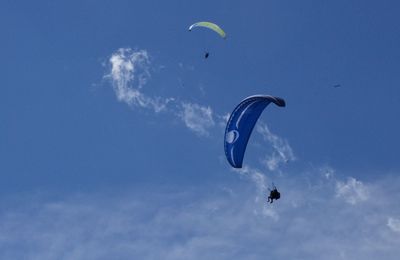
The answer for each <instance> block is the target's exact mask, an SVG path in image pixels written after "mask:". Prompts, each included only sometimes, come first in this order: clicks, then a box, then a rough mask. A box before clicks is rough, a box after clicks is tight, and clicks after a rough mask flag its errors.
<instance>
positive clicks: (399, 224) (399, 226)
mask: <svg viewBox="0 0 400 260" xmlns="http://www.w3.org/2000/svg"><path fill="white" fill-rule="evenodd" d="M387 226H388V227H389V228H390V229H391V230H393V231H394V232H399V233H400V219H398V218H392V217H389V218H388V222H387Z"/></svg>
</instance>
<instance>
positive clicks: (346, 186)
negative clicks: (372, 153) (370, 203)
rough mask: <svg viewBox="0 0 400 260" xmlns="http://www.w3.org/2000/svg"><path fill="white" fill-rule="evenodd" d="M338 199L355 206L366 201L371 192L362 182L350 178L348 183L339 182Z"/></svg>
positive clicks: (337, 187)
mask: <svg viewBox="0 0 400 260" xmlns="http://www.w3.org/2000/svg"><path fill="white" fill-rule="evenodd" d="M336 197H339V198H343V199H344V200H345V201H346V202H347V203H349V204H352V205H355V204H357V203H359V202H363V201H366V200H367V199H368V197H369V192H368V189H367V187H366V186H365V185H364V184H363V183H362V182H361V181H358V180H356V179H355V178H352V177H349V178H348V179H347V182H341V181H338V182H337V183H336Z"/></svg>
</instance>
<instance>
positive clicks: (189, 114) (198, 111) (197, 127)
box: [180, 102, 215, 136]
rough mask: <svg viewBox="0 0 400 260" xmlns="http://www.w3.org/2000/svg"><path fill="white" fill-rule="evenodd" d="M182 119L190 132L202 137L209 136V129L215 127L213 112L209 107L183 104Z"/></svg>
mask: <svg viewBox="0 0 400 260" xmlns="http://www.w3.org/2000/svg"><path fill="white" fill-rule="evenodd" d="M180 117H181V118H182V120H183V122H184V123H185V125H186V126H187V127H188V128H189V129H190V130H192V131H194V132H195V133H196V134H198V135H202V136H208V135H209V129H210V128H211V127H213V126H214V125H215V122H214V119H213V111H212V109H211V107H209V106H200V105H199V104H195V103H187V102H182V111H181V113H180Z"/></svg>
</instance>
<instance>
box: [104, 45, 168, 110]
mask: <svg viewBox="0 0 400 260" xmlns="http://www.w3.org/2000/svg"><path fill="white" fill-rule="evenodd" d="M109 63H110V65H111V70H110V73H109V74H107V75H106V76H105V78H108V79H110V80H111V82H112V86H113V88H114V91H115V94H116V96H117V99H118V100H119V101H121V102H125V103H126V104H128V105H130V106H137V107H142V108H151V109H153V110H154V111H155V112H161V111H163V110H165V109H166V107H167V104H168V103H169V102H171V101H173V100H174V99H173V98H161V97H149V96H147V95H145V94H144V93H143V92H142V88H143V86H144V85H145V84H146V83H147V81H148V80H149V79H150V77H151V75H150V58H149V55H148V53H147V51H145V50H139V51H134V50H132V49H130V48H120V49H118V50H117V51H116V52H115V53H113V54H112V55H111V57H110V59H109Z"/></svg>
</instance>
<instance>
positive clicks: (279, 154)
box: [256, 122, 296, 171]
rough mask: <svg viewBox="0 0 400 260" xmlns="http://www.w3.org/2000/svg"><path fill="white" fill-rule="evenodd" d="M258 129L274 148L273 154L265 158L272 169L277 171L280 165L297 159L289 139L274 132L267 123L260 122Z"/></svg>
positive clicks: (264, 161) (265, 162) (266, 163)
mask: <svg viewBox="0 0 400 260" xmlns="http://www.w3.org/2000/svg"><path fill="white" fill-rule="evenodd" d="M256 130H257V132H258V133H259V134H261V135H262V136H263V138H264V140H266V141H268V142H269V143H270V144H271V146H272V148H273V151H272V154H269V155H267V156H266V157H265V159H264V160H263V163H264V164H265V165H266V166H267V168H268V169H269V170H270V171H275V170H277V169H278V168H279V167H280V165H282V164H284V163H287V162H289V161H294V160H295V159H296V157H295V156H294V153H293V150H292V148H291V146H290V145H289V143H288V141H287V140H285V139H283V138H281V137H279V136H278V135H276V134H273V133H272V132H271V131H270V130H269V128H268V126H267V125H266V124H265V123H263V122H258V123H257V126H256Z"/></svg>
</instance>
